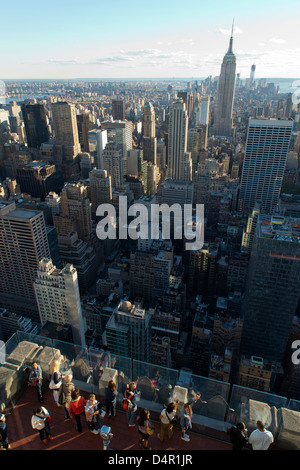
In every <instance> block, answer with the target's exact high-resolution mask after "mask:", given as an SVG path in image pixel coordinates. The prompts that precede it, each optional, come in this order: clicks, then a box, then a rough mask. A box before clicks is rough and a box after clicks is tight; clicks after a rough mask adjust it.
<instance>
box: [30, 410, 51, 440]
mask: <svg viewBox="0 0 300 470" xmlns="http://www.w3.org/2000/svg"><path fill="white" fill-rule="evenodd" d="M49 417H50V415H49V412H48V410H46V408H44V407H43V406H40V407H39V408H36V409H35V410H34V412H33V415H32V417H31V426H32V428H33V429H37V431H39V433H40V439H41V441H42V442H43V443H44V444H48V441H47V439H53V437H52V436H50V426H49V422H48V418H49Z"/></svg>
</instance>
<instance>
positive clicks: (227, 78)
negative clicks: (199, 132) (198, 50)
mask: <svg viewBox="0 0 300 470" xmlns="http://www.w3.org/2000/svg"><path fill="white" fill-rule="evenodd" d="M232 43H233V31H232V33H231V37H230V42H229V49H228V51H227V53H226V54H225V56H224V58H223V63H222V65H221V73H220V77H219V83H218V94H217V108H216V113H215V122H214V126H213V133H214V135H216V136H220V137H232V136H233V135H234V129H233V125H232V111H233V101H234V89H235V71H236V60H235V55H234V53H233V51H232Z"/></svg>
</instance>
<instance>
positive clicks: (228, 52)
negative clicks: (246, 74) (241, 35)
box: [227, 18, 234, 54]
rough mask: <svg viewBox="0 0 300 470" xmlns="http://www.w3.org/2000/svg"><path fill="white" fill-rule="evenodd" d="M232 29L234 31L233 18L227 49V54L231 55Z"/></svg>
mask: <svg viewBox="0 0 300 470" xmlns="http://www.w3.org/2000/svg"><path fill="white" fill-rule="evenodd" d="M233 29H234V18H233V20H232V28H231V36H230V41H229V48H228V51H227V54H233V50H232V43H233Z"/></svg>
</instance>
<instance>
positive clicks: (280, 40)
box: [270, 38, 285, 44]
mask: <svg viewBox="0 0 300 470" xmlns="http://www.w3.org/2000/svg"><path fill="white" fill-rule="evenodd" d="M270 42H274V44H284V43H285V40H284V39H281V38H272V39H270Z"/></svg>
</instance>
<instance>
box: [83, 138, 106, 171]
mask: <svg viewBox="0 0 300 470" xmlns="http://www.w3.org/2000/svg"><path fill="white" fill-rule="evenodd" d="M88 141H89V150H88V151H89V153H90V155H91V156H92V157H93V158H94V164H95V165H96V168H98V170H103V169H104V164H103V151H104V149H105V146H106V144H107V142H108V140H107V131H106V130H101V129H95V130H92V131H89V132H88Z"/></svg>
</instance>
